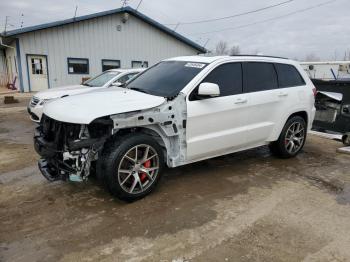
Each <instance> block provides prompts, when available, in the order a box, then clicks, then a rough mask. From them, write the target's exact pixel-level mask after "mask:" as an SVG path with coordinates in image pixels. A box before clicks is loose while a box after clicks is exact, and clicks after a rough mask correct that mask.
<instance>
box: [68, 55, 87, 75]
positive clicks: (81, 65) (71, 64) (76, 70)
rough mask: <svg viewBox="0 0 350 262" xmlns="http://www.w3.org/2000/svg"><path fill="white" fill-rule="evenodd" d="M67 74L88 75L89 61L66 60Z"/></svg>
mask: <svg viewBox="0 0 350 262" xmlns="http://www.w3.org/2000/svg"><path fill="white" fill-rule="evenodd" d="M67 61H68V74H88V73H89V59H87V58H68V59H67Z"/></svg>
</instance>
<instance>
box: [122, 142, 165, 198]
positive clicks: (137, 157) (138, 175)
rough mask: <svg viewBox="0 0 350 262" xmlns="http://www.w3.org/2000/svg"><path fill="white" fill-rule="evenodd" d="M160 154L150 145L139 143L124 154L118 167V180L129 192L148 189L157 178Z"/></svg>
mask: <svg viewBox="0 0 350 262" xmlns="http://www.w3.org/2000/svg"><path fill="white" fill-rule="evenodd" d="M158 171H159V156H158V154H157V151H156V150H155V149H154V148H153V147H151V146H150V145H145V144H141V145H137V146H134V147H133V148H131V149H130V150H129V151H127V152H126V154H124V156H123V158H122V159H121V161H120V163H119V167H118V182H119V185H120V186H121V188H122V189H123V190H124V191H125V192H127V193H129V194H139V193H142V192H144V191H145V190H147V189H148V188H149V187H150V186H151V185H152V184H153V182H154V181H155V180H156V177H157V175H158Z"/></svg>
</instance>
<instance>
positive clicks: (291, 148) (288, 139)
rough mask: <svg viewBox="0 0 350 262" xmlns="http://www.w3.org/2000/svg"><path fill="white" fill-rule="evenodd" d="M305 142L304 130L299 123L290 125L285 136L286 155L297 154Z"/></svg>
mask: <svg viewBox="0 0 350 262" xmlns="http://www.w3.org/2000/svg"><path fill="white" fill-rule="evenodd" d="M304 140H305V128H304V126H303V125H302V124H301V123H299V122H294V123H293V124H291V125H290V127H289V128H288V130H287V132H286V136H285V140H284V141H285V147H286V150H287V151H288V153H290V154H295V153H296V152H298V151H299V150H300V149H301V148H302V146H303V144H304Z"/></svg>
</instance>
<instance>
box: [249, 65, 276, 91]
mask: <svg viewBox="0 0 350 262" xmlns="http://www.w3.org/2000/svg"><path fill="white" fill-rule="evenodd" d="M243 83H244V85H243V90H244V92H245V93H250V92H258V91H264V90H271V89H276V88H278V82H277V74H276V71H275V68H274V66H273V64H270V63H263V62H246V63H243Z"/></svg>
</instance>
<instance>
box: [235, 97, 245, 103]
mask: <svg viewBox="0 0 350 262" xmlns="http://www.w3.org/2000/svg"><path fill="white" fill-rule="evenodd" d="M247 101H248V100H247V99H246V98H237V100H236V101H235V104H245V103H247Z"/></svg>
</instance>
